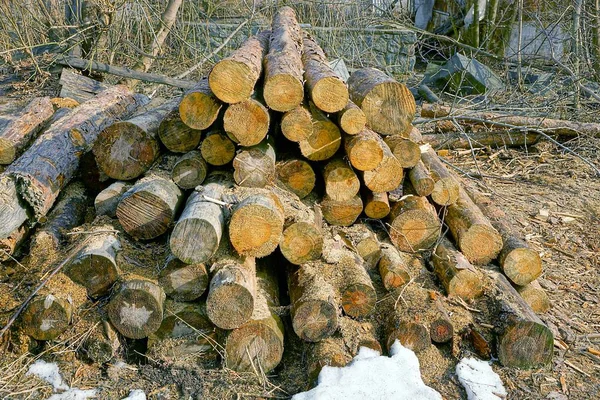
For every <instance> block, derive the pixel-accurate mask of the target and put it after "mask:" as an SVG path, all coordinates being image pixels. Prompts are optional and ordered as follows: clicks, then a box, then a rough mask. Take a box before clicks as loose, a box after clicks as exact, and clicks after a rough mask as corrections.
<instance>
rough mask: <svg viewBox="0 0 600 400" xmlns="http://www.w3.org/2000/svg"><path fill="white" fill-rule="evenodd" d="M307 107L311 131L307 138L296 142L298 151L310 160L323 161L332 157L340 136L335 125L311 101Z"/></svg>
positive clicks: (339, 143)
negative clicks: (298, 146) (310, 120)
mask: <svg viewBox="0 0 600 400" xmlns="http://www.w3.org/2000/svg"><path fill="white" fill-rule="evenodd" d="M309 109H310V113H311V116H312V129H313V132H312V134H311V135H310V136H309V137H308V138H307V139H305V140H301V141H300V142H298V143H299V144H300V152H301V153H302V155H303V156H304V157H306V158H307V159H309V160H311V161H324V160H327V159H329V158H331V157H333V156H334V154H335V153H336V152H337V151H338V149H339V148H340V145H341V142H342V136H341V133H340V130H339V128H338V127H337V125H336V124H334V123H333V122H332V121H331V120H330V119H329V118H327V116H326V115H325V114H324V113H323V111H321V110H319V109H318V108H317V107H316V106H315V105H314V104H313V103H312V102H311V103H309Z"/></svg>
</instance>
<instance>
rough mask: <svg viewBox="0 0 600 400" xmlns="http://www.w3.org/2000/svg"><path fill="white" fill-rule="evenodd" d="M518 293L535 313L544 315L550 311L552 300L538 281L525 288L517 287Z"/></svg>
mask: <svg viewBox="0 0 600 400" xmlns="http://www.w3.org/2000/svg"><path fill="white" fill-rule="evenodd" d="M516 289H517V292H519V294H520V295H521V297H522V298H523V300H525V302H526V303H527V304H529V307H531V309H532V310H533V311H535V312H536V313H538V314H543V313H545V312H547V311H548V310H550V299H549V298H548V294H547V293H546V291H545V290H544V289H542V287H541V286H540V284H539V283H538V281H533V282H531V283H529V284H527V285H525V286H517V287H516Z"/></svg>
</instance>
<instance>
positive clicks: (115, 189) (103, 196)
mask: <svg viewBox="0 0 600 400" xmlns="http://www.w3.org/2000/svg"><path fill="white" fill-rule="evenodd" d="M129 189H131V184H130V183H127V182H121V181H117V182H115V183H113V184H111V185H110V186H109V187H107V188H106V189H104V190H103V191H101V192H100V193H98V195H97V196H96V199H95V200H94V208H95V209H96V215H107V216H109V217H111V218H114V217H116V216H117V206H118V205H119V202H120V201H121V198H122V197H123V195H124V194H125V193H126V192H127V191H128V190H129Z"/></svg>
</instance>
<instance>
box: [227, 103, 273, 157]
mask: <svg viewBox="0 0 600 400" xmlns="http://www.w3.org/2000/svg"><path fill="white" fill-rule="evenodd" d="M270 123H271V117H270V116H269V110H268V109H267V107H265V106H264V105H263V104H262V100H260V99H259V98H258V97H253V98H248V99H245V100H242V101H240V102H239V103H235V104H231V105H229V106H228V107H227V109H226V110H225V114H224V115H223V129H224V130H225V132H227V134H228V135H229V137H230V138H231V139H232V140H234V141H235V142H237V143H239V144H240V145H241V146H245V147H249V146H254V145H257V144H259V143H260V142H261V141H263V139H264V138H265V137H266V136H267V133H268V132H269V124H270Z"/></svg>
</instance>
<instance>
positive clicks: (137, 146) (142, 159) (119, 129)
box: [92, 99, 179, 180]
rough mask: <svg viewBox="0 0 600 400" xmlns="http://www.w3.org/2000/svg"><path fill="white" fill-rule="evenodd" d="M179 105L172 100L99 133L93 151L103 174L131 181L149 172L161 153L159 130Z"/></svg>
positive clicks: (176, 100)
mask: <svg viewBox="0 0 600 400" xmlns="http://www.w3.org/2000/svg"><path fill="white" fill-rule="evenodd" d="M178 104H179V99H173V100H171V101H168V102H166V103H165V104H163V105H161V106H160V107H158V108H155V109H152V110H150V111H148V112H145V113H143V114H140V115H137V116H135V117H133V118H131V119H129V120H127V121H121V122H117V123H114V124H112V125H111V126H109V127H108V128H106V129H104V130H103V131H102V132H100V134H99V135H98V139H97V140H96V142H95V143H94V147H93V149H92V150H93V152H94V156H95V158H96V163H97V164H98V167H99V168H100V169H101V170H102V172H104V173H105V174H106V175H107V176H108V177H110V178H114V179H120V180H129V179H134V178H137V177H138V176H140V175H142V174H143V173H145V172H146V171H148V169H150V167H151V166H152V164H153V163H154V161H155V160H156V158H157V157H158V154H159V152H160V146H159V143H158V127H159V125H160V123H161V121H162V120H163V118H164V117H165V116H166V115H167V114H168V113H170V112H171V111H173V110H175V109H176V108H177V106H178Z"/></svg>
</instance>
